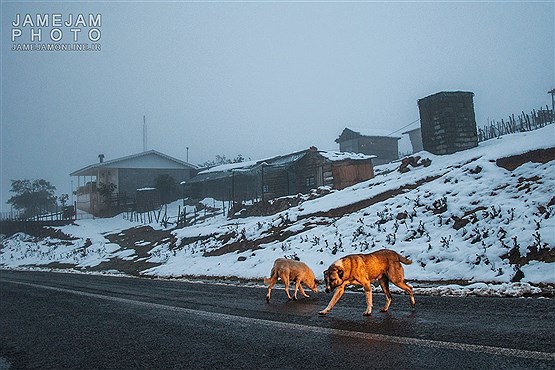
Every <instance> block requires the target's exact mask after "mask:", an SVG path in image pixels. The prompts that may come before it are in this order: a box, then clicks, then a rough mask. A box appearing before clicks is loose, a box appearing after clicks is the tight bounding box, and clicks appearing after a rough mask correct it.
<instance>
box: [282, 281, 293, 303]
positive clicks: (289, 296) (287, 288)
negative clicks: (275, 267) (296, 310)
mask: <svg viewBox="0 0 555 370" xmlns="http://www.w3.org/2000/svg"><path fill="white" fill-rule="evenodd" d="M281 280H283V284H285V294H286V295H287V298H288V299H289V300H290V301H291V300H293V298H291V295H290V294H289V275H282V276H281Z"/></svg>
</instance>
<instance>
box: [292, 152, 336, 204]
mask: <svg viewBox="0 0 555 370" xmlns="http://www.w3.org/2000/svg"><path fill="white" fill-rule="evenodd" d="M294 170H295V174H296V181H295V186H296V192H297V193H303V194H306V193H308V192H310V190H311V189H316V188H317V187H319V186H324V185H327V186H333V177H332V176H330V175H331V174H332V169H331V164H330V163H328V162H326V160H325V159H324V158H323V157H322V156H321V155H319V154H318V153H317V152H313V153H308V154H307V155H305V156H304V157H303V158H301V159H299V160H298V161H297V163H296V164H295V166H294Z"/></svg>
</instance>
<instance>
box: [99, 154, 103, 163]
mask: <svg viewBox="0 0 555 370" xmlns="http://www.w3.org/2000/svg"><path fill="white" fill-rule="evenodd" d="M98 159H99V160H100V163H102V162H104V154H99V155H98Z"/></svg>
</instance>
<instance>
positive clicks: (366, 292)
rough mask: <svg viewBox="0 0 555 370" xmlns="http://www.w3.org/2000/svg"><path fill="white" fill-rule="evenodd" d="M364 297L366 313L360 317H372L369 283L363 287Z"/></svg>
mask: <svg viewBox="0 0 555 370" xmlns="http://www.w3.org/2000/svg"><path fill="white" fill-rule="evenodd" d="M363 286H364V295H365V296H366V311H364V312H363V313H362V316H370V315H372V284H370V282H367V283H365V284H364V285H363Z"/></svg>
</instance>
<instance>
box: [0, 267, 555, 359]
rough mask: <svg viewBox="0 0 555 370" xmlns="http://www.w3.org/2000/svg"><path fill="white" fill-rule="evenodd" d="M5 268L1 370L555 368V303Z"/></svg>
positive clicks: (0, 293)
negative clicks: (368, 304) (293, 292)
mask: <svg viewBox="0 0 555 370" xmlns="http://www.w3.org/2000/svg"><path fill="white" fill-rule="evenodd" d="M265 294H266V290H265V289H264V288H261V287H259V288H256V287H237V286H229V285H215V284H205V283H187V282H183V281H175V280H174V281H168V280H150V279H137V278H123V277H110V276H92V275H79V274H61V273H47V272H15V271H0V369H2V368H12V369H18V368H37V369H39V368H40V369H62V368H69V369H93V368H102V369H105V368H106V369H124V368H141V369H173V368H182V369H199V368H233V369H237V368H249V369H251V368H252V369H263V368H272V369H275V368H298V369H325V368H346V369H354V368H395V369H423V368H426V369H433V368H435V369H463V368H472V369H488V368H495V369H499V368H515V369H522V368H535V369H542V368H546V369H553V368H555V355H554V352H555V350H554V348H555V346H554V344H555V334H554V333H555V300H553V299H538V298H517V299H513V298H474V297H465V298H454V297H427V296H416V301H417V307H416V309H415V310H413V309H411V308H410V305H409V302H408V297H407V296H406V295H394V296H393V303H392V305H391V308H390V312H389V313H387V314H384V313H380V312H378V308H379V307H380V306H381V305H383V304H384V301H385V298H384V296H383V295H382V294H374V313H373V315H372V317H369V318H368V317H363V316H362V315H361V314H362V312H363V311H364V306H365V303H364V295H363V294H362V293H351V294H345V296H344V297H343V298H342V299H341V300H340V301H339V303H338V304H337V305H336V307H335V308H334V309H333V310H332V311H331V312H330V313H329V314H328V315H327V316H325V317H320V316H318V314H317V312H318V311H319V310H321V309H322V308H323V307H325V306H326V304H327V302H328V300H329V299H330V298H331V294H326V293H323V292H321V293H319V294H317V295H316V294H312V296H313V297H312V298H310V299H301V300H299V301H296V302H288V301H287V300H286V298H285V293H284V292H283V290H279V289H277V290H274V292H273V294H272V302H271V303H270V304H266V303H265V301H264V297H265Z"/></svg>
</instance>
